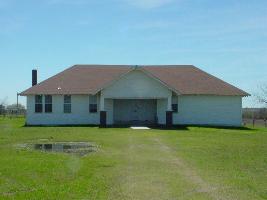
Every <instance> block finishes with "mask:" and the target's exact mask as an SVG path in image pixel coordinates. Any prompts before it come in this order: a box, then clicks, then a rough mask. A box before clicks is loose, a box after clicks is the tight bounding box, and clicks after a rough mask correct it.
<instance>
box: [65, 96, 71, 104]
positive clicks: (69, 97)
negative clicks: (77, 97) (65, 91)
mask: <svg viewBox="0 0 267 200" xmlns="http://www.w3.org/2000/svg"><path fill="white" fill-rule="evenodd" d="M64 103H71V95H64Z"/></svg>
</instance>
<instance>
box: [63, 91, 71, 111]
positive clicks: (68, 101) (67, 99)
mask: <svg viewBox="0 0 267 200" xmlns="http://www.w3.org/2000/svg"><path fill="white" fill-rule="evenodd" d="M64 113H71V95H64Z"/></svg>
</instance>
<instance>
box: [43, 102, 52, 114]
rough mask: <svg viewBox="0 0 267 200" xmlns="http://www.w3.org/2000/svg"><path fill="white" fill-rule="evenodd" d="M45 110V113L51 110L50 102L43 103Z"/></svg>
mask: <svg viewBox="0 0 267 200" xmlns="http://www.w3.org/2000/svg"><path fill="white" fill-rule="evenodd" d="M45 112H46V113H51V112H52V104H45Z"/></svg>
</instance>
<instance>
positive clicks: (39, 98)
mask: <svg viewBox="0 0 267 200" xmlns="http://www.w3.org/2000/svg"><path fill="white" fill-rule="evenodd" d="M35 112H36V113H41V112H43V95H35Z"/></svg>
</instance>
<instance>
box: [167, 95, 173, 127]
mask: <svg viewBox="0 0 267 200" xmlns="http://www.w3.org/2000/svg"><path fill="white" fill-rule="evenodd" d="M166 126H168V127H170V126H172V96H171V95H170V96H168V105H167V111H166Z"/></svg>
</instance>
